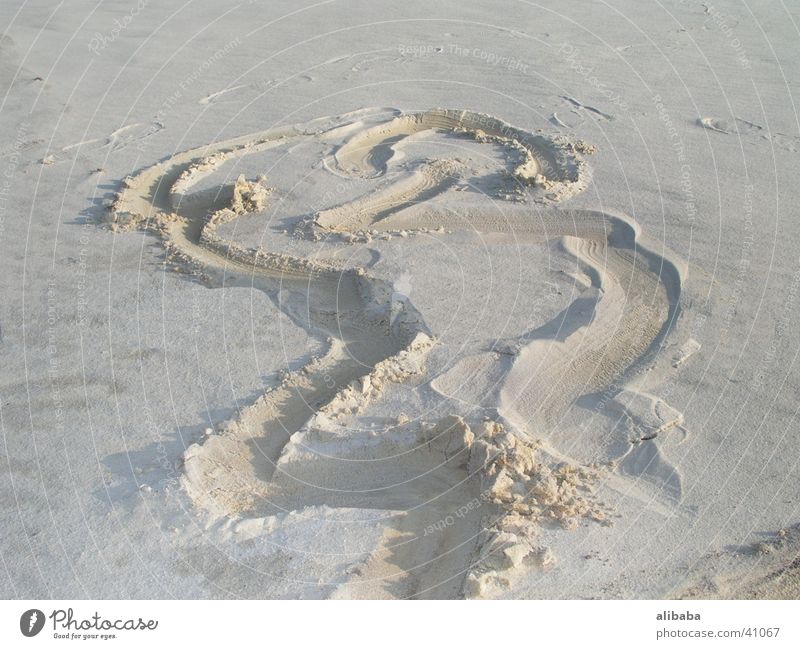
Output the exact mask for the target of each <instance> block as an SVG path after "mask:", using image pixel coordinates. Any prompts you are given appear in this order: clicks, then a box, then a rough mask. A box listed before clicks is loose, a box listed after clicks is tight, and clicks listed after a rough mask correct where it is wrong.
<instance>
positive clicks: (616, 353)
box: [108, 100, 696, 597]
mask: <svg viewBox="0 0 800 649" xmlns="http://www.w3.org/2000/svg"><path fill="white" fill-rule="evenodd" d="M570 101H572V100H570ZM304 141H312V142H315V143H317V144H318V145H319V146H320V147H321V148H322V150H324V151H325V152H326V153H325V154H324V159H323V160H321V164H320V167H319V172H320V173H325V174H328V173H331V174H336V175H337V176H339V177H341V178H342V179H343V181H346V180H348V179H357V180H358V181H359V182H361V183H365V184H366V186H368V187H369V190H368V191H366V192H365V193H363V194H361V196H360V197H357V198H355V199H354V200H349V201H337V200H335V199H334V200H331V201H328V203H327V204H325V205H320V207H319V209H314V210H311V211H310V212H309V213H308V214H307V215H305V217H304V218H303V219H301V220H300V221H299V222H298V223H297V225H296V226H295V227H294V229H293V233H292V234H293V236H295V237H299V238H302V239H303V240H304V241H306V242H314V241H322V240H325V239H329V238H335V239H336V240H337V241H342V242H346V243H349V244H351V245H352V246H359V245H363V244H364V243H365V242H369V241H371V240H373V239H388V238H395V237H397V238H403V239H405V240H406V243H407V245H414V238H415V237H416V236H419V235H420V233H424V234H425V235H426V236H433V237H441V238H442V239H447V238H448V237H453V236H454V235H455V234H456V233H459V232H472V233H479V234H480V235H481V236H487V237H492V240H493V241H496V242H497V241H500V242H503V241H508V242H513V243H514V244H516V245H528V244H530V245H535V244H547V245H554V246H557V247H558V248H559V250H560V251H561V252H562V253H563V254H565V255H568V256H569V257H570V258H572V259H574V262H575V268H576V269H577V270H576V273H575V276H574V283H575V287H576V291H577V294H578V297H577V298H576V299H575V300H574V301H573V302H572V303H571V304H570V305H569V306H568V307H567V308H566V309H565V310H564V311H563V312H561V313H559V314H558V315H557V316H556V317H555V318H553V319H552V320H551V321H549V322H546V323H544V324H542V325H541V326H537V327H535V328H533V329H532V330H530V331H528V332H525V333H524V334H523V335H521V336H517V337H513V338H509V339H505V340H502V341H496V345H495V348H494V349H495V352H493V353H488V352H487V353H485V354H477V355H468V356H466V357H464V358H462V359H460V360H459V361H458V362H457V363H455V364H453V366H452V367H451V368H450V369H449V370H448V371H447V372H443V373H441V374H440V375H439V376H427V368H426V358H427V356H428V355H429V353H430V352H431V350H432V349H433V348H434V347H435V345H436V344H437V331H431V330H430V329H429V328H428V327H427V325H425V323H424V318H422V317H421V316H420V314H419V313H417V312H416V309H415V306H414V301H415V292H414V291H413V290H411V285H410V284H409V283H408V280H407V279H406V278H405V277H397V278H395V279H394V281H393V282H386V281H384V280H383V279H380V278H377V277H374V276H373V275H372V274H371V272H370V270H369V268H366V267H363V266H360V265H358V264H357V263H348V262H347V261H346V258H345V259H338V258H336V259H334V258H324V257H321V256H320V257H307V256H295V255H292V254H287V253H286V252H280V251H270V250H264V249H262V248H258V249H252V248H246V247H244V246H242V245H239V244H237V243H236V242H234V241H232V240H231V239H229V238H226V237H225V236H223V235H221V234H220V231H219V229H220V228H221V227H223V226H224V225H225V224H226V223H230V222H233V221H235V220H236V219H239V218H256V217H257V215H258V213H259V212H262V211H263V210H265V209H266V208H267V206H268V205H270V202H271V200H272V191H273V188H272V187H271V186H270V178H269V176H268V175H267V177H263V176H261V177H255V178H247V177H245V176H244V175H240V176H238V178H237V179H236V181H235V183H233V184H232V185H227V186H226V188H225V191H218V192H209V191H201V190H196V189H195V188H196V187H198V186H199V183H201V181H202V180H204V179H206V178H209V177H213V175H214V174H215V173H217V172H218V171H219V169H220V168H222V167H223V166H224V165H225V164H226V163H228V162H230V161H232V160H236V159H240V158H245V157H247V156H251V155H253V154H257V153H260V152H264V151H268V150H273V149H275V150H280V149H285V150H289V149H290V148H291V147H292V146H295V145H296V144H297V143H298V142H304ZM429 141H430V142H433V141H437V142H439V144H440V145H441V146H440V147H439V148H438V149H436V148H434V149H432V150H433V151H435V154H429V155H425V154H424V152H425V147H426V146H427V143H428V142H429ZM466 142H470V143H472V144H473V145H474V144H475V143H477V144H480V145H485V147H487V148H491V149H492V150H493V151H500V152H502V155H503V159H504V160H505V165H504V166H503V168H501V169H497V170H496V174H495V176H494V177H493V178H491V179H486V178H485V177H484V176H483V175H482V174H479V173H478V174H476V172H475V169H473V168H471V167H470V165H469V164H468V163H467V162H465V161H464V160H463V159H462V158H461V157H460V156H459V147H460V146H461V144H462V143H466ZM448 146H449V147H450V150H451V152H452V153H451V154H449V155H448V154H446V153H444V154H443V153H442V151H443V150H447V147H448ZM421 151H422V152H423V153H420V152H421ZM593 151H594V148H593V147H592V146H591V145H589V144H587V143H585V142H582V141H576V140H570V139H568V138H566V137H564V136H562V135H552V136H551V135H548V134H546V133H531V132H526V131H524V130H521V129H518V128H515V127H513V126H510V125H509V124H506V123H505V122H503V121H502V120H500V119H498V118H495V117H492V116H489V115H484V114H480V113H474V112H469V111H461V110H445V109H433V110H428V111H422V112H411V113H403V112H401V111H399V110H394V109H378V108H376V109H365V110H361V111H355V112H353V113H349V114H346V115H340V116H336V117H326V118H321V119H317V120H313V121H311V122H308V123H305V124H301V125H295V126H288V127H277V128H273V129H270V130H266V131H263V132H260V133H254V134H250V135H246V136H242V137H237V138H234V139H229V140H225V141H221V142H215V143H210V144H208V145H205V146H202V147H200V148H196V149H193V150H189V151H185V152H182V153H177V154H175V155H173V156H172V157H170V158H168V159H166V160H163V161H161V162H158V163H156V164H154V165H152V166H149V167H146V168H144V169H142V170H140V171H139V172H138V173H137V174H135V175H134V176H131V177H129V178H127V179H126V180H125V181H124V187H123V189H122V190H121V191H120V192H119V195H118V197H117V199H116V200H115V201H114V204H113V206H112V207H111V208H110V210H109V215H108V221H109V224H110V226H111V227H112V228H114V229H115V230H118V231H124V230H129V229H135V228H146V229H148V230H150V231H153V232H155V233H157V234H158V236H159V237H160V241H161V242H162V244H163V246H164V248H165V250H166V253H167V256H168V259H169V260H170V262H171V263H172V265H173V266H174V267H175V268H178V269H180V270H182V271H183V272H187V273H189V274H191V275H193V276H195V277H197V278H201V279H202V280H203V281H204V282H205V283H206V284H207V285H208V286H209V287H211V288H214V287H220V286H223V285H225V286H237V285H239V286H247V287H252V288H255V289H258V290H261V291H264V292H265V293H266V294H267V295H268V296H270V297H271V298H272V299H273V300H277V301H279V302H280V304H281V305H285V307H286V312H287V314H288V315H290V317H292V318H294V319H295V320H296V321H297V322H298V323H299V324H301V325H302V326H303V327H304V328H305V329H306V330H307V331H308V332H309V333H310V334H311V335H313V336H315V337H317V338H318V339H319V340H320V341H321V342H322V348H323V349H324V351H323V353H320V354H319V355H317V356H315V357H314V358H312V359H311V360H310V361H309V362H308V363H307V364H306V365H304V366H303V367H302V368H300V369H297V370H295V371H292V372H286V373H285V374H284V376H283V380H282V382H281V383H280V384H279V385H277V386H276V387H274V388H272V389H270V390H268V391H267V392H265V393H264V394H263V395H261V396H260V397H259V398H258V399H257V400H255V402H254V403H252V404H251V405H249V406H248V407H246V408H245V409H244V410H243V411H241V416H240V417H239V418H237V419H236V420H234V421H230V422H227V423H225V424H224V425H222V426H221V427H220V429H219V430H218V431H217V432H215V433H214V434H211V435H208V436H207V437H206V438H205V439H204V440H203V441H202V442H200V443H198V444H194V445H192V446H191V447H189V448H188V449H187V451H186V453H185V457H184V465H183V477H182V483H183V486H184V488H185V489H186V491H187V493H188V494H189V495H190V497H191V498H192V500H193V502H194V503H195V504H196V506H197V507H198V509H199V510H201V511H203V512H206V513H207V514H208V515H209V516H211V517H212V518H218V519H234V520H237V521H239V522H241V523H247V522H248V521H249V522H250V525H251V526H253V525H256V526H257V524H258V523H257V522H258V521H263V520H264V519H266V518H268V517H274V516H278V517H280V516H286V515H288V513H290V512H292V511H297V510H301V509H304V508H310V507H321V506H324V507H327V508H336V509H351V510H360V511H361V514H362V515H367V516H373V517H374V518H375V519H376V520H380V521H381V522H382V524H383V525H384V533H383V538H382V540H381V542H380V544H379V546H378V547H376V548H375V550H374V551H373V552H372V553H371V554H370V556H369V557H368V558H367V559H366V560H365V561H364V562H362V563H361V564H359V565H357V566H354V567H353V569H352V570H351V571H350V572H351V574H350V576H349V578H348V579H346V580H345V581H344V582H342V583H341V584H339V585H338V587H337V589H336V592H335V593H334V596H337V597H365V596H369V597H376V596H377V597H380V596H385V597H415V596H421V597H465V596H466V597H483V596H491V595H492V594H495V593H497V592H502V590H503V589H504V588H507V587H508V586H509V584H513V582H514V580H515V578H516V576H517V575H518V574H522V573H523V572H524V571H528V570H544V569H547V566H548V565H550V564H551V563H552V562H554V561H557V557H555V556H554V555H553V553H552V552H551V551H550V549H549V548H547V547H543V546H542V545H540V543H539V541H538V535H537V530H538V529H539V527H540V526H541V525H557V526H561V527H563V528H564V529H565V530H568V529H570V528H572V527H575V526H576V525H577V524H578V523H579V522H590V524H598V525H605V524H611V523H612V522H613V520H614V517H615V512H614V511H613V508H611V507H609V506H608V505H606V504H605V503H603V502H601V501H600V500H599V498H597V497H596V495H595V490H594V485H595V484H596V483H597V482H598V481H604V482H605V483H607V484H611V485H615V487H616V488H618V489H620V490H624V491H627V492H628V493H635V492H637V490H641V493H642V494H643V495H642V497H643V498H646V499H648V500H653V502H655V503H657V506H659V507H663V508H665V509H666V510H669V509H670V508H674V507H679V506H680V499H681V478H680V475H679V474H678V472H677V471H676V469H675V468H674V467H673V466H672V464H671V463H670V461H669V458H668V457H667V455H666V454H665V453H664V452H663V449H661V448H660V447H659V443H660V441H661V438H662V436H664V435H670V434H673V433H674V432H675V431H676V430H680V429H681V426H682V423H683V417H682V415H681V413H680V412H677V411H676V410H674V409H673V408H671V407H670V406H669V405H668V404H666V403H664V402H663V401H662V400H660V399H658V398H656V397H654V396H652V395H650V394H648V393H647V392H646V391H644V390H642V389H640V388H638V387H637V386H638V382H637V376H639V375H641V373H642V372H650V371H651V370H652V371H655V372H660V371H662V370H663V371H676V369H675V368H677V367H678V365H680V364H681V363H682V362H684V361H685V359H687V358H688V357H689V356H690V355H691V354H692V353H693V352H694V351H696V350H695V348H694V347H692V346H691V345H690V346H689V347H686V349H682V351H681V352H680V353H679V355H678V357H674V355H672V356H670V354H663V355H662V354H660V351H661V349H662V347H663V346H664V344H665V342H666V339H667V337H668V335H669V333H670V331H671V328H672V326H673V324H674V322H675V319H676V317H677V315H678V311H679V308H680V297H681V286H682V280H683V277H684V273H685V271H684V269H683V266H682V264H681V261H680V260H679V259H677V258H676V257H675V256H674V255H672V254H671V253H669V252H668V251H667V250H665V249H664V248H663V246H661V245H659V244H658V243H657V242H654V241H651V240H650V239H649V238H648V237H647V235H646V234H645V233H643V232H642V231H641V229H640V228H639V226H638V224H637V223H636V222H635V221H634V220H632V219H631V218H629V217H628V216H626V215H625V214H622V213H614V212H611V211H608V210H602V211H601V210H586V209H570V208H568V207H561V206H560V205H559V204H560V203H563V202H564V201H565V200H567V199H569V198H571V197H573V196H576V195H577V194H579V193H580V192H582V191H583V190H584V189H585V188H586V187H587V186H588V184H589V183H590V181H591V170H590V166H589V163H588V162H587V160H586V157H587V156H589V155H591V154H592V153H593ZM453 245H457V244H453ZM287 296H288V297H287ZM498 350H499V351H498ZM662 356H663V357H664V358H663V363H662ZM664 368H667V369H664ZM409 382H410V383H411V384H416V383H414V382H417V383H421V382H427V383H428V384H429V388H430V389H432V390H433V391H434V392H435V393H436V394H439V395H441V399H443V400H446V399H451V400H459V399H461V400H462V401H465V402H474V403H477V402H478V401H480V402H481V403H482V404H483V405H484V406H485V407H487V408H489V409H490V411H491V413H492V415H491V416H489V417H487V416H485V413H486V412H487V411H486V410H485V409H484V410H483V411H482V412H483V414H484V416H481V417H473V418H471V417H470V416H469V415H468V414H467V413H465V412H460V413H456V412H454V413H452V414H450V415H446V416H443V417H441V418H440V419H438V420H437V421H432V422H430V421H421V420H419V419H418V418H416V417H413V416H412V417H411V418H409V417H408V416H407V414H404V415H402V416H398V418H397V422H396V424H395V425H394V426H392V427H390V428H388V429H386V430H377V431H375V430H361V429H359V428H357V427H355V426H351V425H350V424H352V422H353V420H354V418H357V417H358V416H359V415H360V414H362V413H364V412H365V411H367V410H368V409H369V408H370V406H371V404H374V403H376V402H378V401H380V400H381V398H382V396H383V395H384V394H385V393H386V392H387V391H388V390H391V389H392V386H394V385H399V384H403V383H409Z"/></svg>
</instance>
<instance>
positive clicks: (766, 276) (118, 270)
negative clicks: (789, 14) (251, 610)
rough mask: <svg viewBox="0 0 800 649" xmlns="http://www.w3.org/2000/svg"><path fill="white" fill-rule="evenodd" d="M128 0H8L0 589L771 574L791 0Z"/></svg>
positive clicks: (98, 593)
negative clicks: (173, 12)
mask: <svg viewBox="0 0 800 649" xmlns="http://www.w3.org/2000/svg"><path fill="white" fill-rule="evenodd" d="M293 7H294V5H293ZM124 10H125V7H124V6H123V3H119V5H117V4H116V3H110V4H108V5H106V4H104V5H103V7H102V8H101V9H98V10H96V11H93V10H92V9H90V8H89V7H88V5H87V6H86V7H73V8H71V9H70V13H69V14H67V13H59V11H55V13H54V14H53V15H52V16H51V17H50V19H49V21H50V22H48V18H47V15H44V14H42V13H41V12H40V11H38V10H36V9H34V8H32V7H31V6H29V5H25V6H22V5H20V8H19V12H18V13H17V10H16V8H13V7H10V6H9V7H4V8H3V9H2V11H3V13H4V14H8V16H7V23H8V25H9V27H8V28H7V29H6V32H5V33H4V36H3V39H2V41H0V48H1V49H2V52H3V55H4V56H3V61H4V62H3V64H2V67H0V75H2V76H3V79H4V82H5V86H6V93H5V97H4V101H3V104H2V105H0V119H2V121H3V124H4V126H3V132H4V135H5V137H4V142H3V162H4V165H5V167H6V169H5V171H6V174H5V177H7V178H9V179H13V182H9V183H7V184H6V185H4V186H3V187H4V189H3V199H4V200H3V202H2V203H0V208H2V212H0V215H2V229H1V230H0V237H1V238H0V241H2V246H3V250H4V254H3V255H2V258H0V263H2V264H4V265H5V268H4V273H3V277H4V280H3V281H4V296H5V299H4V305H3V313H2V320H1V321H0V327H2V338H0V345H2V347H3V350H4V351H5V356H6V357H7V358H8V363H6V364H5V366H4V369H3V375H4V377H3V381H4V385H6V391H5V396H4V398H3V403H2V410H0V414H2V420H1V421H0V423H1V424H2V430H3V438H4V451H5V457H6V462H5V469H4V471H3V474H2V477H0V480H2V481H3V492H2V493H3V499H4V502H3V509H2V516H3V527H2V529H3V532H2V536H1V537H0V538H2V548H3V557H4V564H3V565H4V570H2V571H0V592H2V593H3V594H4V595H5V596H6V597H31V598H33V597H40V598H41V597H47V596H51V597H56V596H57V597H117V598H125V597H187V598H192V597H253V598H299V597H304V598H308V597H314V598H338V599H349V598H520V597H524V598H590V597H611V598H640V597H642V598H644V597H646V598H659V597H687V598H704V597H723V598H724V597H743V598H745V597H747V598H792V597H796V593H797V575H796V572H797V569H796V565H795V564H796V559H797V556H798V555H797V551H798V550H797V539H796V537H797V532H796V526H797V524H798V523H797V520H798V512H797V500H796V495H797V494H796V484H797V478H798V467H797V459H798V456H797V453H796V449H795V446H796V444H794V442H795V441H796V440H795V436H793V435H792V431H793V430H794V429H795V428H796V423H795V421H794V416H795V414H796V406H795V404H794V399H793V396H794V395H795V394H796V388H797V386H798V385H800V381H798V374H797V369H796V368H795V362H794V361H795V358H796V355H797V350H798V342H800V341H798V335H797V333H796V332H795V331H794V330H793V329H792V327H791V322H792V319H793V317H794V316H795V314H796V309H797V292H798V288H800V279H798V278H800V274H799V273H800V271H798V263H800V262H798V259H797V254H796V251H795V250H793V247H792V241H793V240H796V239H793V237H797V236H800V232H797V227H798V226H797V225H796V221H797V220H796V219H794V218H793V215H794V211H796V209H795V208H794V207H793V205H792V201H791V194H790V193H789V192H790V191H791V182H790V180H791V172H792V171H793V170H795V169H796V168H797V165H796V156H797V151H798V145H800V133H798V127H799V126H800V125H799V124H798V122H797V119H796V115H795V113H794V109H793V103H792V95H791V93H790V88H791V86H792V83H793V82H794V81H795V77H796V76H797V71H796V66H793V65H792V64H791V63H790V62H789V61H790V53H791V47H790V44H791V42H792V38H793V37H794V38H796V35H797V34H796V30H795V31H792V28H791V25H792V24H793V23H791V21H788V22H787V20H783V19H780V18H779V17H778V15H777V14H778V10H777V9H776V8H771V9H760V10H758V11H762V12H763V15H754V14H751V13H750V10H749V9H747V8H742V7H739V6H738V5H735V6H734V5H731V6H727V5H726V6H724V7H723V5H719V6H716V5H715V6H714V7H710V6H709V5H700V4H695V3H691V2H674V3H672V4H669V5H663V6H660V7H659V8H658V9H657V10H645V9H644V8H642V7H640V6H639V5H637V4H635V3H631V2H624V3H620V4H619V6H613V7H612V6H610V5H600V4H588V5H583V4H581V5H576V6H575V7H571V6H567V7H562V6H561V5H558V6H552V7H546V8H544V9H542V10H538V11H537V10H535V9H534V8H532V7H530V6H528V5H519V6H514V7H512V8H510V9H509V15H508V16H503V23H502V24H498V21H500V18H499V17H497V16H495V15H494V14H495V13H496V11H495V10H493V9H492V7H491V5H490V4H485V5H481V4H479V5H476V6H475V7H474V8H470V9H465V8H463V7H460V6H457V5H455V4H454V5H453V6H452V7H451V6H449V5H442V6H441V7H431V6H427V5H425V6H423V5H422V4H420V5H419V6H417V5H415V4H413V3H412V4H411V5H408V6H407V7H403V8H401V7H394V6H388V5H387V6H383V5H382V4H381V3H378V4H375V3H371V4H370V3H354V4H353V6H350V5H348V7H347V9H346V10H343V11H340V12H339V13H337V10H336V7H327V6H324V5H322V6H308V7H303V8H301V9H298V10H297V11H296V13H295V14H291V13H290V12H291V11H294V10H293V9H290V8H289V7H288V5H287V6H286V7H284V6H283V5H282V4H281V3H259V2H257V3H252V4H250V5H248V6H247V7H246V8H238V9H237V8H233V9H230V10H228V11H227V12H226V11H223V10H222V9H221V8H214V7H213V6H211V5H210V4H209V6H200V7H198V8H196V10H195V11H193V12H192V15H191V16H189V15H184V14H181V18H180V19H177V22H176V23H175V24H174V26H173V27H170V28H169V29H162V28H161V27H159V26H160V25H172V23H171V22H170V21H172V20H176V18H170V17H169V12H168V11H167V9H165V8H156V7H151V6H149V5H147V6H146V7H145V8H144V9H142V10H141V11H140V12H138V13H137V14H136V15H135V16H133V17H131V19H130V21H126V22H125V27H124V28H122V29H117V30H116V31H113V30H112V31H109V30H110V29H111V28H112V27H113V25H114V23H113V18H114V16H115V15H116V14H117V13H119V12H123V11H124ZM752 11H757V10H756V9H753V10H752ZM658 12H661V14H662V15H659V16H656V15H655V13H658ZM178 13H179V14H180V10H178ZM48 15H49V14H48ZM355 16H357V17H358V19H359V21H363V26H362V24H361V23H360V22H359V24H356V25H353V24H352V20H349V19H348V17H349V18H350V19H352V18H353V17H355ZM387 16H388V18H387ZM84 19H85V20H84ZM164 21H166V22H164ZM45 23H47V25H51V24H52V28H50V27H48V29H52V30H54V33H55V38H57V39H60V40H59V42H61V40H63V47H64V54H63V57H66V58H69V60H70V62H71V63H70V64H69V65H68V64H67V61H66V58H63V57H62V56H61V55H60V54H59V52H60V51H61V47H55V46H54V45H53V44H52V43H48V44H47V45H44V44H43V43H42V42H41V41H39V40H38V39H39V35H40V34H41V33H43V32H42V29H43V28H44V25H45ZM506 23H507V24H506ZM369 25H371V26H372V27H368V26H369ZM763 25H767V27H768V32H769V34H770V38H769V39H766V38H764V32H762V31H760V29H759V27H760V26H763ZM104 26H105V28H104ZM337 26H338V27H337ZM589 27H590V29H589ZM104 29H105V31H104ZM173 29H177V30H178V31H179V33H180V36H179V37H178V38H175V35H174V33H172V34H171V33H170V32H171V31H172V30H173ZM259 30H262V31H259ZM200 34H202V36H200ZM264 35H269V36H271V37H272V38H271V39H268V42H265V41H264V40H263V37H264ZM734 43H736V44H737V45H736V46H735V47H734ZM298 55H300V56H298ZM74 61H78V62H79V63H78V64H75V63H74ZM9 557H11V559H10V558H9ZM25 566H28V567H27V568H26V567H25Z"/></svg>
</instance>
